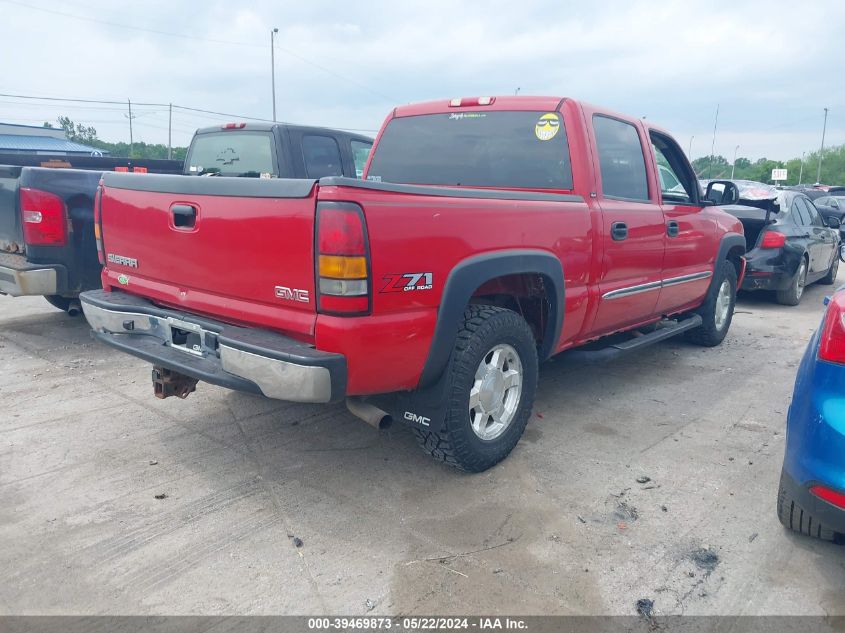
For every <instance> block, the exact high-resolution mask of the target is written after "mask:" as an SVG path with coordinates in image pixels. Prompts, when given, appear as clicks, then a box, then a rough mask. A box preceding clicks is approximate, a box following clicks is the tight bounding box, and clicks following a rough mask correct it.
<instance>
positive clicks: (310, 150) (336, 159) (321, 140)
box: [302, 134, 343, 178]
mask: <svg viewBox="0 0 845 633" xmlns="http://www.w3.org/2000/svg"><path fill="white" fill-rule="evenodd" d="M302 157H303V158H304V159H305V172H306V173H307V174H308V177H309V178H323V177H324V176H342V175H343V163H342V162H341V159H340V148H339V147H338V145H337V141H336V140H335V139H333V138H332V137H331V136H322V135H317V134H306V135H305V136H303V137H302Z"/></svg>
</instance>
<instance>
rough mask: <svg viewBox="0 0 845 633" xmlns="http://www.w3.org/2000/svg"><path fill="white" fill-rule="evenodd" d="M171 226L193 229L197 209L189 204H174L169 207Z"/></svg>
mask: <svg viewBox="0 0 845 633" xmlns="http://www.w3.org/2000/svg"><path fill="white" fill-rule="evenodd" d="M170 212H171V213H172V214H173V226H175V227H176V228H180V229H190V228H193V227H194V225H195V224H196V222H197V208H196V207H195V206H193V205H190V204H174V205H173V206H172V207H170Z"/></svg>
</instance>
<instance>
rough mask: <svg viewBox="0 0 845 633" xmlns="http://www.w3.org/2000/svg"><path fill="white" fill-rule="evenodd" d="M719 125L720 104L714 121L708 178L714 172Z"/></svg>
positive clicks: (717, 106)
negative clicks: (714, 155) (714, 154)
mask: <svg viewBox="0 0 845 633" xmlns="http://www.w3.org/2000/svg"><path fill="white" fill-rule="evenodd" d="M718 125H719V104H718V103H717V104H716V118H715V119H713V142H712V143H711V144H710V163H709V164H708V165H707V178H708V179H709V178H710V173H711V172H712V171H713V152H714V151H716V127H717V126H718Z"/></svg>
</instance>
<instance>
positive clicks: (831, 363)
mask: <svg viewBox="0 0 845 633" xmlns="http://www.w3.org/2000/svg"><path fill="white" fill-rule="evenodd" d="M777 510H778V518H779V519H780V522H781V523H783V525H784V526H786V527H787V528H789V529H790V530H794V531H795V532H801V533H802V534H807V535H809V536H813V537H816V538H820V539H824V540H827V541H834V542H838V543H842V544H845V286H840V288H839V289H838V290H837V291H836V292H835V293H834V295H833V296H832V297H831V298H830V301H829V302H828V305H827V310H826V312H825V315H824V319H823V320H822V323H821V327H819V329H818V330H817V331H816V333H815V334H814V335H813V338H812V339H811V340H810V344H809V345H808V346H807V351H806V352H805V353H804V358H803V359H802V360H801V365H800V367H799V368H798V376H797V378H796V380H795V391H794V393H793V395H792V405H791V406H790V407H789V417H788V418H787V423H786V454H785V456H784V460H783V471H782V472H781V479H780V491H779V493H778V503H777Z"/></svg>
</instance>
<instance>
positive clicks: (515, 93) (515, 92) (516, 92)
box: [513, 88, 520, 96]
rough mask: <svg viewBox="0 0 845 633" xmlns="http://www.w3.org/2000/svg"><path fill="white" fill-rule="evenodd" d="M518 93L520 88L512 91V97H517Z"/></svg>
mask: <svg viewBox="0 0 845 633" xmlns="http://www.w3.org/2000/svg"><path fill="white" fill-rule="evenodd" d="M519 91H520V88H517V89H516V90H514V91H513V94H514V96H517V95H518V94H519Z"/></svg>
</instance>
